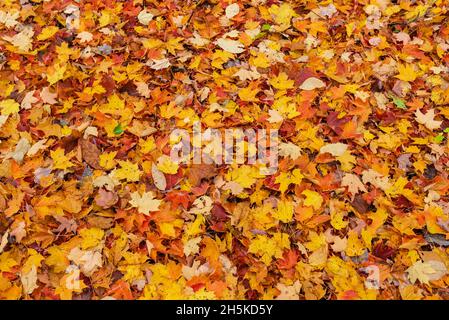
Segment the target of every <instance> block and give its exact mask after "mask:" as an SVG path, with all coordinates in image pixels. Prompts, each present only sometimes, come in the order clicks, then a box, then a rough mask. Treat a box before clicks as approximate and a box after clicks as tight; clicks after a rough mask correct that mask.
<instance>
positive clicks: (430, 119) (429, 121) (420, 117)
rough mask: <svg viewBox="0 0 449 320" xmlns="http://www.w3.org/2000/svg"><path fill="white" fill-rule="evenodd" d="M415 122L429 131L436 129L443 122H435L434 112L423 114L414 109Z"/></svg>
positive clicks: (432, 110) (431, 110)
mask: <svg viewBox="0 0 449 320" xmlns="http://www.w3.org/2000/svg"><path fill="white" fill-rule="evenodd" d="M415 117H416V121H417V122H418V123H420V124H423V125H425V126H426V127H427V129H429V130H435V129H438V128H439V127H440V126H441V124H442V123H443V121H436V120H435V119H434V118H435V110H434V109H430V110H429V111H427V112H426V113H425V114H424V113H422V112H421V110H419V109H416V112H415Z"/></svg>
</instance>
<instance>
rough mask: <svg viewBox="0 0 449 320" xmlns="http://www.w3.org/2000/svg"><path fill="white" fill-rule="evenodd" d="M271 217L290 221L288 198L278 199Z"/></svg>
mask: <svg viewBox="0 0 449 320" xmlns="http://www.w3.org/2000/svg"><path fill="white" fill-rule="evenodd" d="M273 217H275V218H276V219H278V220H279V221H281V222H284V223H288V222H291V221H292V218H293V204H292V202H291V201H288V200H282V201H279V202H278V207H277V210H276V211H275V212H273Z"/></svg>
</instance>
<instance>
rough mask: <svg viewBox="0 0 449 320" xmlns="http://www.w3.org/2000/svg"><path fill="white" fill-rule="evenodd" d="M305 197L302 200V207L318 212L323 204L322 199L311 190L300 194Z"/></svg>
mask: <svg viewBox="0 0 449 320" xmlns="http://www.w3.org/2000/svg"><path fill="white" fill-rule="evenodd" d="M301 194H302V195H304V196H305V197H306V199H305V200H304V205H306V206H309V207H313V208H314V209H315V210H318V209H319V208H320V207H321V204H322V203H323V197H322V196H321V195H320V194H319V193H318V192H316V191H312V190H304V191H303V192H302V193H301Z"/></svg>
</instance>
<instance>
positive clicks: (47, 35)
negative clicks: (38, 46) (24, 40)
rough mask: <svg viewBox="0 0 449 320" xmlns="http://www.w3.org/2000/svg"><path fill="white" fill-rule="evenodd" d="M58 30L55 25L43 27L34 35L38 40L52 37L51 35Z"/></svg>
mask: <svg viewBox="0 0 449 320" xmlns="http://www.w3.org/2000/svg"><path fill="white" fill-rule="evenodd" d="M58 30H59V28H58V27H56V26H49V27H45V28H44V29H42V32H41V33H40V34H39V35H38V36H37V37H36V39H37V40H39V41H44V40H47V39H49V38H51V37H53V35H54V34H55V33H56V32H58Z"/></svg>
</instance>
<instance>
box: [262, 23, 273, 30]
mask: <svg viewBox="0 0 449 320" xmlns="http://www.w3.org/2000/svg"><path fill="white" fill-rule="evenodd" d="M270 28H271V25H270V24H268V23H264V25H263V26H262V31H269V30H270Z"/></svg>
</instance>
